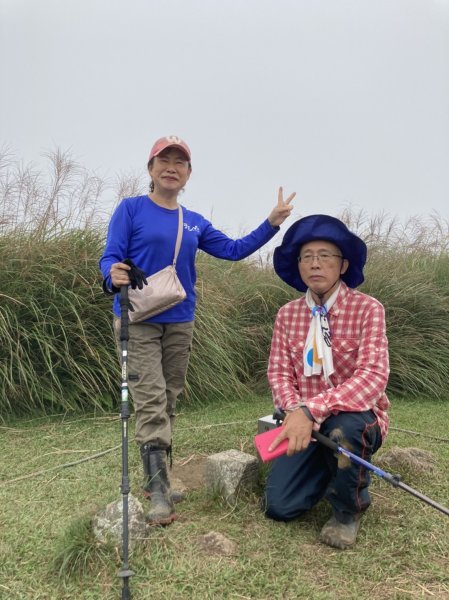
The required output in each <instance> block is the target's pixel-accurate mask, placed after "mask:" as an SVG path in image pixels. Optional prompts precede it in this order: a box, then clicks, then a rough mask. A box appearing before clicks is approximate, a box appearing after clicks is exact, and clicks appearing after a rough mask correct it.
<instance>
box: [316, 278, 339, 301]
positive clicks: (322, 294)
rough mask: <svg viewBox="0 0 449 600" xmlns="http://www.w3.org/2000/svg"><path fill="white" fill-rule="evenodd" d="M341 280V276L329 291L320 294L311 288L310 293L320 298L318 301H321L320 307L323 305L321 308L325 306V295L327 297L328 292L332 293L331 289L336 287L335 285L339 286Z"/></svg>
mask: <svg viewBox="0 0 449 600" xmlns="http://www.w3.org/2000/svg"><path fill="white" fill-rule="evenodd" d="M340 279H341V276H340V277H338V279H336V280H335V281H334V283H333V284H332V285H331V286H330V288H328V289H327V290H325V291H324V292H320V293H318V292H315V291H314V289H313V288H310V291H311V292H312V294H314V295H315V296H317V297H318V300H319V301H320V305H321V306H323V304H324V303H323V298H324V296H325V295H326V294H327V293H328V292H330V291H331V289H332V288H333V287H334V285H335V284H337V283H338V282H339V281H340Z"/></svg>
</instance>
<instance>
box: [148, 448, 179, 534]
mask: <svg viewBox="0 0 449 600" xmlns="http://www.w3.org/2000/svg"><path fill="white" fill-rule="evenodd" d="M140 455H141V456H142V462H143V472H144V474H145V482H144V486H143V489H144V493H145V496H146V497H147V498H148V499H149V500H150V502H151V508H150V511H149V513H148V514H147V519H148V521H149V523H150V524H151V525H169V524H170V523H172V522H173V521H174V520H175V519H176V513H175V507H174V505H173V500H172V497H171V490H170V482H169V479H168V473H167V450H166V449H165V448H159V447H157V446H151V445H150V444H144V445H143V446H141V447H140Z"/></svg>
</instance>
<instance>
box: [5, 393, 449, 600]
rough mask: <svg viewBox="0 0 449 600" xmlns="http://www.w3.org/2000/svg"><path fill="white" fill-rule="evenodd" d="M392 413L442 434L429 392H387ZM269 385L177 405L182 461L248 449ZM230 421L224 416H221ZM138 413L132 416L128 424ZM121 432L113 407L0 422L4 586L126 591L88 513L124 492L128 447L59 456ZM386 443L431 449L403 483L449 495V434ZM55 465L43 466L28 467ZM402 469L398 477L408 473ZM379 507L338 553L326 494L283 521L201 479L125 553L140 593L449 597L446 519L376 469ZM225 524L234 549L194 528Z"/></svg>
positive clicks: (136, 467) (94, 595)
mask: <svg viewBox="0 0 449 600" xmlns="http://www.w3.org/2000/svg"><path fill="white" fill-rule="evenodd" d="M392 400H393V402H392V409H391V413H390V414H391V421H392V422H391V425H392V427H393V428H394V427H397V428H401V429H410V430H415V431H420V432H423V433H427V434H428V435H429V436H435V437H441V438H446V439H447V438H448V435H447V427H446V424H447V422H448V420H449V406H448V404H447V403H442V402H438V401H436V400H432V399H429V398H425V399H424V398H419V399H416V400H410V401H404V400H397V399H394V398H393V399H392ZM270 411H271V401H270V399H269V398H268V397H267V396H246V397H245V398H243V399H240V400H236V399H234V398H232V397H229V399H228V400H227V401H226V402H223V403H221V404H215V405H213V406H210V407H208V408H202V407H199V408H196V409H195V408H192V407H189V406H186V405H184V407H183V406H182V405H181V406H180V415H179V418H178V421H177V426H176V430H175V437H174V448H175V457H174V458H175V461H176V462H177V461H180V460H182V459H186V458H188V457H190V456H192V455H203V456H206V455H209V454H211V453H214V452H219V451H222V450H225V449H229V448H237V449H242V450H244V451H246V452H249V453H253V454H254V449H253V445H252V437H253V435H254V433H255V431H256V422H257V419H258V418H259V417H260V416H263V415H265V414H268V413H269V412H270ZM223 424H227V425H223ZM132 429H133V420H131V434H132ZM118 443H120V420H119V419H118V418H117V417H116V416H115V415H110V416H107V415H105V416H102V417H101V416H95V415H71V416H65V417H64V416H60V415H59V416H54V417H43V418H36V419H30V420H24V419H20V420H18V419H17V420H15V421H12V422H10V423H9V424H8V426H3V427H1V437H0V452H1V455H2V457H3V460H2V461H1V467H0V480H1V484H0V504H1V506H2V511H1V512H0V515H1V516H0V529H1V536H0V598H5V599H6V598H8V599H10V600H15V599H20V600H25V599H28V598H29V599H30V600H44V599H45V600H53V599H54V600H66V599H67V600H68V599H69V598H70V599H73V598H80V599H86V600H88V599H89V600H97V599H98V600H99V599H102V600H104V599H107V600H109V599H114V598H120V581H119V579H118V577H117V571H118V570H119V568H120V566H121V561H120V558H119V556H118V554H117V553H116V552H114V551H113V550H112V549H111V548H110V547H103V546H100V545H98V544H97V543H96V542H95V541H94V540H93V539H92V537H91V535H90V528H89V522H90V518H91V516H92V515H93V514H94V513H95V512H96V511H97V510H99V509H101V508H103V507H104V506H105V505H106V504H107V503H109V502H111V501H113V500H115V499H118V498H119V497H120V493H119V485H120V453H119V451H118V450H117V451H114V452H110V453H108V454H105V455H103V456H102V457H100V458H97V459H94V460H90V461H87V462H83V463H81V464H78V465H76V466H72V467H67V468H64V469H59V470H58V469H54V470H51V471H50V470H48V469H51V468H52V467H57V466H58V465H62V464H66V463H70V462H74V461H76V460H79V459H80V458H84V457H88V456H91V455H93V454H95V453H97V452H101V451H103V450H106V449H108V448H112V447H114V446H116V445H117V444H118ZM392 446H401V447H410V446H413V447H419V448H423V449H428V450H431V451H432V452H433V454H434V456H435V458H436V461H437V465H436V469H435V472H434V473H432V474H430V473H429V474H424V475H422V474H421V475H417V474H411V473H408V474H407V479H404V480H405V482H406V483H408V484H409V485H411V486H412V487H414V488H415V489H418V490H419V491H421V492H422V493H424V494H426V495H427V496H429V497H431V498H433V499H434V500H436V501H438V502H440V503H441V504H443V505H446V506H447V505H448V504H449V444H448V443H447V442H440V441H437V440H436V439H434V438H433V437H423V436H412V435H410V434H406V433H402V432H396V431H394V429H392V431H391V432H390V435H389V437H388V439H387V442H386V444H385V446H384V447H383V448H382V449H381V450H380V452H379V454H381V453H382V452H384V451H385V450H386V449H388V448H391V447H392ZM43 470H47V472H46V473H43V474H41V475H33V476H32V477H30V478H25V479H20V480H16V481H12V480H14V479H17V478H20V477H22V476H24V475H28V474H31V473H37V472H39V471H43ZM130 475H131V487H132V493H134V494H136V495H137V497H139V498H140V499H141V495H140V489H139V484H140V479H141V472H140V461H139V457H138V452H137V448H136V446H135V445H134V443H132V442H131V443H130ZM405 476H406V475H405V474H404V478H405ZM371 490H372V495H373V505H372V507H371V508H370V510H369V512H368V514H367V515H366V517H365V518H364V520H363V525H362V528H361V533H360V536H359V540H358V543H357V546H356V547H355V549H354V550H349V551H346V552H340V551H336V550H333V549H331V548H328V547H326V546H323V545H321V544H320V543H319V542H318V541H317V536H318V533H319V530H320V528H321V526H322V524H323V522H324V521H325V520H326V518H327V517H328V515H329V512H330V510H329V507H328V505H327V504H326V503H324V502H323V503H321V504H319V505H318V506H317V507H315V508H314V509H313V510H312V511H311V513H310V514H309V515H308V516H307V517H306V518H302V519H300V520H297V521H295V522H292V523H289V524H283V523H275V522H271V521H269V520H267V519H265V518H264V517H263V516H262V514H261V513H260V512H259V510H258V498H257V494H250V495H247V496H245V497H242V498H240V499H239V501H238V502H237V505H236V506H233V507H231V506H228V505H226V504H225V503H224V502H223V501H222V500H220V499H219V498H217V497H216V496H215V497H214V496H211V495H210V494H208V493H207V492H206V490H205V489H198V490H195V491H193V492H191V493H190V494H189V495H188V498H187V500H186V501H185V502H184V503H182V504H181V505H179V514H180V518H179V520H178V521H177V522H175V523H174V524H173V525H172V526H170V527H168V528H166V529H153V530H151V532H150V534H149V537H148V540H147V541H146V543H145V544H144V545H143V546H141V547H139V548H137V549H136V550H134V551H133V553H132V554H131V560H130V566H131V568H132V569H133V570H134V571H135V573H136V575H135V576H134V577H133V578H132V579H131V581H130V585H131V589H132V592H133V598H134V599H136V600H137V599H142V600H145V599H147V598H148V599H150V598H166V599H184V598H185V599H189V598H199V599H209V598H217V599H218V598H220V599H221V598H229V599H231V598H232V599H238V598H251V599H258V600H259V599H261V600H268V599H272V598H287V599H292V600H293V599H296V598H300V599H302V598H304V599H311V598H313V599H318V600H324V599H329V600H333V599H335V598H338V599H340V598H342V599H345V600H346V599H348V600H351V599H354V600H355V599H360V600H365V599H366V600H368V599H371V598H376V599H379V600H384V599H398V600H399V599H401V600H402V599H409V598H410V599H411V598H416V597H426V598H427V597H428V598H438V599H444V598H449V568H448V567H449V520H448V518H447V517H446V516H445V515H443V514H441V513H439V512H437V511H436V510H434V509H432V508H431V507H429V506H427V505H426V504H424V503H422V502H420V501H418V500H416V499H415V498H413V497H412V496H411V495H409V494H407V493H406V492H403V491H401V490H397V489H394V488H392V487H391V486H389V485H388V484H386V483H385V482H383V481H382V480H380V479H378V478H376V477H375V478H374V479H373V484H372V486H371ZM212 530H213V531H218V532H220V533H222V534H223V535H225V536H227V537H228V538H230V539H231V540H233V541H234V542H236V544H237V547H238V550H237V554H236V555H235V556H230V557H223V556H221V557H220V556H214V555H206V554H204V553H203V552H202V551H201V550H200V549H199V546H198V538H199V536H201V535H204V534H205V533H208V532H209V531H212Z"/></svg>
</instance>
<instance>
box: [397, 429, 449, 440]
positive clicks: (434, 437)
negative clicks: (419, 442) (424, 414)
mask: <svg viewBox="0 0 449 600" xmlns="http://www.w3.org/2000/svg"><path fill="white" fill-rule="evenodd" d="M390 429H391V431H400V432H401V433H411V434H412V435H421V436H422V437H427V438H430V439H431V440H438V441H439V442H449V439H448V438H440V437H437V436H435V435H430V433H421V432H420V431H412V430H411V429H400V428H399V427H390Z"/></svg>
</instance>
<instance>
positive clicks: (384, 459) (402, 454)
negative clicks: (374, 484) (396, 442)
mask: <svg viewBox="0 0 449 600" xmlns="http://www.w3.org/2000/svg"><path fill="white" fill-rule="evenodd" d="M377 462H378V464H379V465H380V466H381V467H384V468H390V469H401V468H407V469H410V470H411V471H412V472H415V473H429V472H432V471H434V469H435V458H434V456H433V454H432V452H430V451H429V450H421V448H391V449H390V450H388V451H387V452H384V454H382V455H381V456H379V458H378V460H377Z"/></svg>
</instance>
